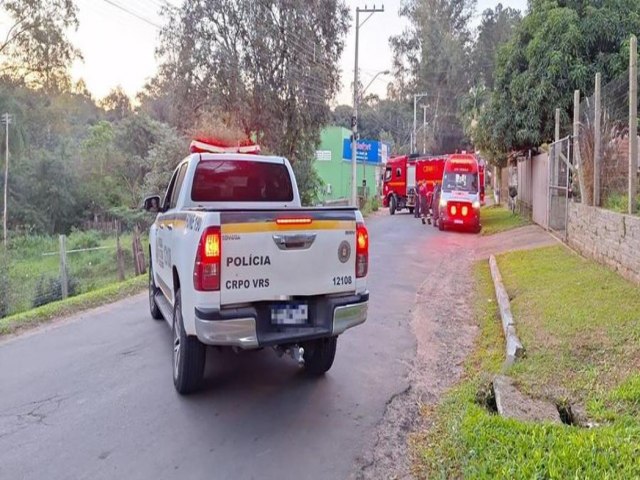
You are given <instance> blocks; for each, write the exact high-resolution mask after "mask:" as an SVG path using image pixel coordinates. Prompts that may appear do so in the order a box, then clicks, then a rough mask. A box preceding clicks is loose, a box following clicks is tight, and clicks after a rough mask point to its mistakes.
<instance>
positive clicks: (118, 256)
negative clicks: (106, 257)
mask: <svg viewBox="0 0 640 480" xmlns="http://www.w3.org/2000/svg"><path fill="white" fill-rule="evenodd" d="M114 224H115V228H116V263H117V265H118V280H119V281H120V282H123V281H124V256H123V254H122V248H120V224H119V222H118V221H117V220H115V221H114Z"/></svg>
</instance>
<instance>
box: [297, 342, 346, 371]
mask: <svg viewBox="0 0 640 480" xmlns="http://www.w3.org/2000/svg"><path fill="white" fill-rule="evenodd" d="M337 345H338V337H329V338H320V339H318V340H313V341H311V342H307V343H305V344H304V345H303V348H304V368H305V370H306V371H307V372H309V373H310V374H311V375H322V374H324V373H325V372H327V371H328V370H329V369H330V368H331V365H333V359H334V358H335V356H336V347H337Z"/></svg>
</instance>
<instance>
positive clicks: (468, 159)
mask: <svg viewBox="0 0 640 480" xmlns="http://www.w3.org/2000/svg"><path fill="white" fill-rule="evenodd" d="M480 180H481V179H480V166H479V164H478V160H477V159H476V157H475V155H473V154H466V153H462V154H452V155H449V156H448V157H447V160H446V162H445V165H444V173H443V176H442V191H441V193H440V201H439V206H438V209H439V211H438V228H439V229H440V230H445V229H447V228H460V229H466V230H472V231H474V232H480V230H481V228H482V226H481V224H480V205H481V182H480Z"/></svg>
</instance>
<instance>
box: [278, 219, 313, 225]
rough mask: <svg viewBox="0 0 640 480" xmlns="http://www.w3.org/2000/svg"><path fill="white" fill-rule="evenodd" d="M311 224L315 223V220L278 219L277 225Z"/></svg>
mask: <svg viewBox="0 0 640 480" xmlns="http://www.w3.org/2000/svg"><path fill="white" fill-rule="evenodd" d="M311 222H313V219H311V218H310V217H300V218H278V219H276V224H277V225H309V224H310V223H311Z"/></svg>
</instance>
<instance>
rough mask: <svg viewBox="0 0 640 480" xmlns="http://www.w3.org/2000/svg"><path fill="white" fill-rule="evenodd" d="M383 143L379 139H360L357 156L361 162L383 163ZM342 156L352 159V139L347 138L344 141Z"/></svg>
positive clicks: (345, 158)
mask: <svg viewBox="0 0 640 480" xmlns="http://www.w3.org/2000/svg"><path fill="white" fill-rule="evenodd" d="M382 154H383V144H382V142H379V141H377V140H358V145H357V158H358V161H359V162H362V161H365V162H367V163H381V162H382ZM342 158H343V159H344V160H351V140H350V139H348V138H345V139H344V140H343V142H342Z"/></svg>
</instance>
